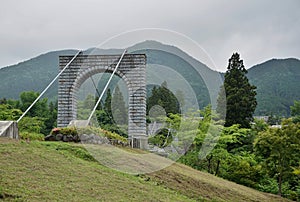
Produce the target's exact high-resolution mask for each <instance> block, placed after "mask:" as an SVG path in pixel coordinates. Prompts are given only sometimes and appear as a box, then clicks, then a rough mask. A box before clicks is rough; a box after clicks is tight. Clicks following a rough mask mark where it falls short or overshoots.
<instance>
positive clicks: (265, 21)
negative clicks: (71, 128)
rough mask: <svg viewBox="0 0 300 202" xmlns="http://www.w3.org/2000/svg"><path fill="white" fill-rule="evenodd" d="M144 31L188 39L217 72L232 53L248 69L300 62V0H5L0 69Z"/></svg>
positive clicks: (0, 11)
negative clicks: (277, 62) (287, 60)
mask: <svg viewBox="0 0 300 202" xmlns="http://www.w3.org/2000/svg"><path fill="white" fill-rule="evenodd" d="M142 28H161V29H167V30H172V31H175V32H178V33H181V34H183V35H185V36H187V37H189V38H191V39H192V40H194V41H195V42H196V43H198V44H199V45H200V46H201V47H202V48H203V49H204V50H205V51H206V52H207V53H208V54H209V56H210V57H211V58H212V60H213V62H214V63H215V65H216V67H215V69H217V70H219V71H225V70H226V66H227V62H228V58H229V57H230V56H231V55H232V53H233V52H236V51H237V52H239V53H240V54H241V57H242V59H243V60H244V64H245V66H246V68H249V67H251V66H253V65H255V64H258V63H262V62H264V61H266V60H269V59H271V58H288V57H296V58H300V1H299V0H285V1H282V0H249V1H246V0H245V1H241V0H230V1H225V0H207V1H205V0H203V1H201V0H185V1H183V0H65V1H64V0H21V1H20V0H9V1H3V2H1V6H0V67H3V66H7V65H11V64H15V63H18V62H21V61H24V60H26V59H29V58H32V57H35V56H37V55H39V54H41V53H46V52H48V51H52V50H59V49H69V48H76V49H87V48H89V47H95V46H97V45H98V44H100V43H102V42H103V41H105V40H107V39H108V38H110V37H112V36H114V35H117V34H120V33H123V32H126V31H130V30H133V29H142ZM162 42H163V41H162ZM116 48H117V47H116ZM185 51H187V52H189V51H188V50H185Z"/></svg>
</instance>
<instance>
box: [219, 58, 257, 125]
mask: <svg viewBox="0 0 300 202" xmlns="http://www.w3.org/2000/svg"><path fill="white" fill-rule="evenodd" d="M246 74H247V70H246V69H245V67H244V64H243V60H241V59H240V55H239V54H238V53H234V54H233V55H232V56H231V58H230V59H229V64H228V67H227V71H226V73H225V80H224V89H225V93H224V92H223V91H222V90H221V92H222V93H220V94H219V98H218V108H217V112H218V113H223V112H224V111H222V110H224V102H225V101H226V118H225V126H232V125H234V124H239V125H241V127H243V128H250V122H251V121H253V113H254V111H255V107H256V105H257V102H256V98H255V96H256V92H255V89H256V87H255V86H253V85H251V84H250V83H249V81H248V78H247V77H246ZM225 95H226V98H225V97H224V96H225Z"/></svg>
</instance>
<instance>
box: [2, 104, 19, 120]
mask: <svg viewBox="0 0 300 202" xmlns="http://www.w3.org/2000/svg"><path fill="white" fill-rule="evenodd" d="M21 115H22V111H21V110H19V109H14V108H13V107H12V106H11V105H9V104H0V120H17V119H18V118H19V117H20V116H21Z"/></svg>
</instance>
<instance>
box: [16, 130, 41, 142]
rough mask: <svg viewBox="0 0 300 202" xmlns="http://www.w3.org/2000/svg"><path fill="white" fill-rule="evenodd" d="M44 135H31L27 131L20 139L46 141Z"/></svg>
mask: <svg viewBox="0 0 300 202" xmlns="http://www.w3.org/2000/svg"><path fill="white" fill-rule="evenodd" d="M44 137H45V136H44V135H43V134H41V133H30V132H27V131H23V132H20V138H21V139H22V140H31V141H32V140H38V141H44Z"/></svg>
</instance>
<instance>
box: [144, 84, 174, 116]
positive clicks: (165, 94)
mask: <svg viewBox="0 0 300 202" xmlns="http://www.w3.org/2000/svg"><path fill="white" fill-rule="evenodd" d="M155 105H160V106H161V107H163V108H164V109H165V111H166V113H167V114H169V113H172V114H178V113H180V104H179V102H178V100H177V98H176V96H175V95H174V94H173V93H172V92H171V91H170V90H169V89H168V85H167V82H166V81H164V82H163V83H162V84H161V86H160V87H158V88H156V87H154V88H153V89H152V93H151V96H150V97H149V98H148V99H147V113H149V110H150V109H151V107H153V106H155Z"/></svg>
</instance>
